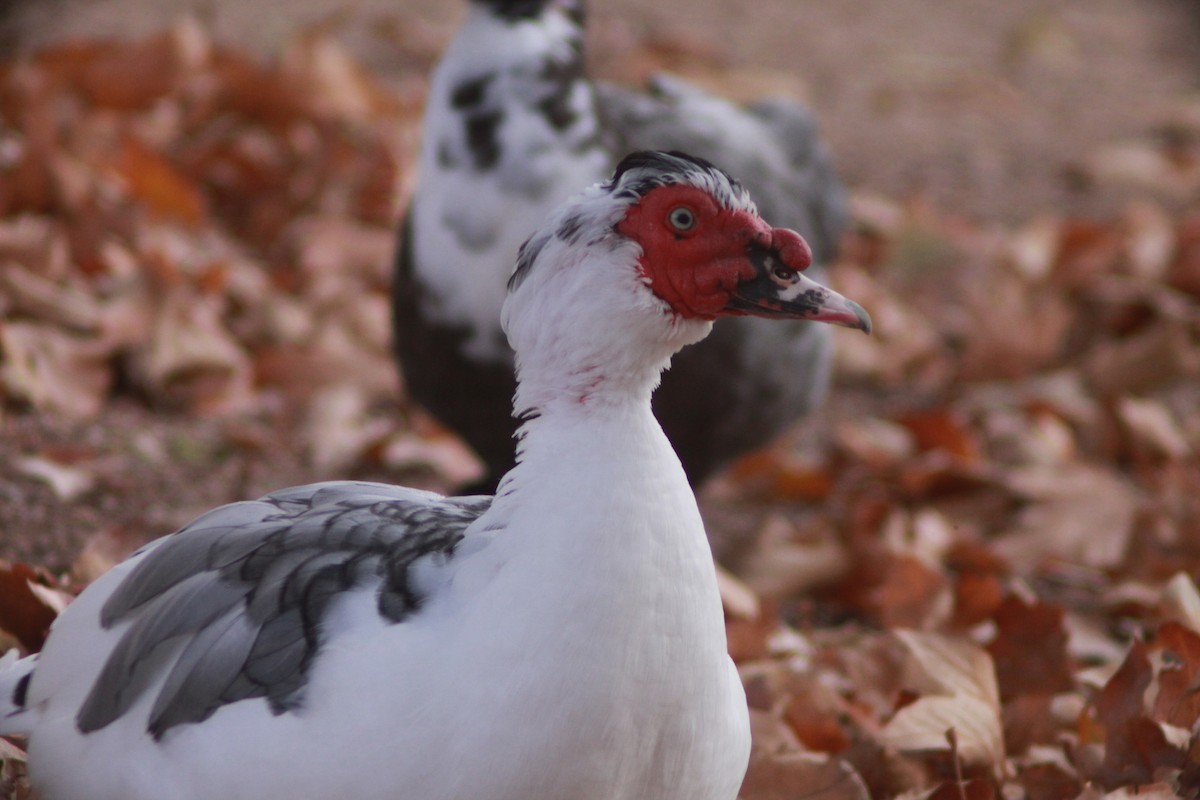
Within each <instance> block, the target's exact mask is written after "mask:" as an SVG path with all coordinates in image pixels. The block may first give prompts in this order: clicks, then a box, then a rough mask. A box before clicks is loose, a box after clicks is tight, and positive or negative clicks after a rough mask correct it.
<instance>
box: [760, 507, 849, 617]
mask: <svg viewBox="0 0 1200 800" xmlns="http://www.w3.org/2000/svg"><path fill="white" fill-rule="evenodd" d="M851 564H852V559H851V556H850V552H849V549H848V548H847V547H846V543H845V542H844V541H842V539H841V538H840V537H838V536H837V535H836V534H834V533H833V532H832V531H829V532H821V535H819V536H818V537H816V538H812V537H804V538H800V537H798V536H797V531H796V527H795V526H794V525H793V524H792V523H791V522H789V521H788V520H787V519H786V518H785V517H783V516H780V515H775V514H773V515H771V516H769V517H768V518H767V520H766V521H765V522H764V523H763V525H762V527H761V529H760V533H759V535H758V537H757V539H756V542H755V547H754V549H753V550H751V551H750V553H749V554H748V555H746V556H745V557H744V559H742V560H740V561H739V562H738V574H739V576H740V577H741V579H742V580H744V581H745V582H746V584H747V586H749V587H750V589H751V590H752V591H753V592H756V593H757V594H759V595H760V596H762V597H790V596H795V595H797V594H800V593H802V592H806V591H811V590H813V589H816V588H818V587H822V586H828V585H830V584H833V583H836V582H838V581H840V580H841V579H842V578H844V577H845V576H846V573H847V571H848V570H849V569H850V568H851Z"/></svg>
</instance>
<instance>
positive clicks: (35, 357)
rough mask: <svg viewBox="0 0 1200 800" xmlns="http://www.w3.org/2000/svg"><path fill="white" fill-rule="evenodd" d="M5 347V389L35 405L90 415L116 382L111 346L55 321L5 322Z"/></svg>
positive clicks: (0, 375) (1, 337)
mask: <svg viewBox="0 0 1200 800" xmlns="http://www.w3.org/2000/svg"><path fill="white" fill-rule="evenodd" d="M0 349H2V352H3V362H0V381H2V382H3V385H4V389H5V392H6V393H7V394H9V395H10V396H12V397H16V398H19V399H20V400H23V401H25V402H28V403H29V404H30V405H32V406H33V407H34V408H38V409H42V410H47V411H57V412H59V413H62V414H65V415H67V416H69V417H90V416H93V415H95V414H96V413H97V412H98V411H99V410H100V407H101V404H102V403H103V401H104V399H105V397H106V395H107V394H108V391H109V387H110V386H111V385H112V374H111V371H110V366H109V361H110V358H111V355H112V353H111V349H110V347H109V346H108V345H106V344H105V343H102V342H98V341H95V340H92V339H81V338H79V337H77V336H73V335H71V334H69V333H66V332H64V331H62V330H60V329H58V328H56V327H53V326H50V325H42V324H37V323H27V322H7V323H4V322H0Z"/></svg>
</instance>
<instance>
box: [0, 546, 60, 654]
mask: <svg viewBox="0 0 1200 800" xmlns="http://www.w3.org/2000/svg"><path fill="white" fill-rule="evenodd" d="M34 586H38V587H39V588H42V589H44V588H47V586H46V578H45V576H44V575H41V574H39V573H38V572H37V571H36V570H34V569H33V568H32V567H30V566H28V565H26V564H11V563H9V562H7V561H4V560H0V629H3V630H5V631H7V632H8V633H10V634H12V635H13V636H15V637H16V639H17V640H18V641H19V642H20V643H21V646H22V647H23V648H24V649H25V650H26V652H30V653H36V652H37V651H38V650H40V649H41V647H42V643H43V642H44V641H45V639H46V634H47V633H49V631H50V623H52V622H53V621H54V618H55V617H57V616H58V612H59V611H60V610H61V608H62V606H63V605H64V603H63V602H62V600H61V598H59V597H58V596H57V595H47V594H45V593H40V592H36V591H34V588H33V587H34Z"/></svg>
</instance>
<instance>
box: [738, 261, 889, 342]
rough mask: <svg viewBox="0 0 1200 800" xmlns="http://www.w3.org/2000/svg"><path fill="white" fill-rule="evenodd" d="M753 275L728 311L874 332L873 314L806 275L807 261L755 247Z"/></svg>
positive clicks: (741, 283) (743, 282) (746, 281)
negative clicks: (789, 259)
mask: <svg viewBox="0 0 1200 800" xmlns="http://www.w3.org/2000/svg"><path fill="white" fill-rule="evenodd" d="M748 257H749V260H750V263H751V264H752V265H753V266H754V274H753V276H752V277H750V278H749V279H747V280H744V281H741V282H739V283H738V284H737V286H735V287H734V288H733V291H732V292H731V293H730V297H729V302H728V303H727V304H726V306H725V309H724V310H725V313H726V314H749V315H752V316H756V317H773V318H777V319H806V320H812V321H814V322H828V323H831V324H833V325H842V326H844V327H847V328H857V329H858V330H860V331H862V332H863V333H870V332H871V316H870V315H869V314H867V312H866V310H865V309H864V308H863V307H862V306H860V305H859V304H858V303H856V302H854V301H853V300H850V299H847V298H845V297H842V296H841V295H840V294H838V293H837V292H835V291H833V290H832V289H830V288H829V287H827V286H822V285H821V284H819V283H817V282H816V281H814V280H813V279H812V278H809V277H806V276H805V275H804V274H803V273H802V272H800V270H801V269H804V268H805V267H807V266H808V264H807V263H804V264H800V265H797V266H798V268H797V266H791V265H789V264H788V263H787V262H786V261H785V260H784V258H783V257H782V255H781V253H780V252H779V250H775V249H770V250H767V249H759V248H754V249H752V250H751V252H750V253H749V254H748Z"/></svg>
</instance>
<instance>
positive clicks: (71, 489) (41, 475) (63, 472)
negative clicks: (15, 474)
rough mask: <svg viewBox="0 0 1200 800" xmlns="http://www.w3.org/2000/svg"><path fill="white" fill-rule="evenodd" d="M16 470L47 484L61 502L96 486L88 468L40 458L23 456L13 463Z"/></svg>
mask: <svg viewBox="0 0 1200 800" xmlns="http://www.w3.org/2000/svg"><path fill="white" fill-rule="evenodd" d="M13 466H14V467H16V469H17V470H18V471H19V472H21V473H24V474H25V475H28V476H30V477H32V478H37V479H38V480H41V481H43V482H45V483H46V484H48V485H49V486H50V488H51V489H53V490H54V494H56V495H57V496H58V498H59V499H60V500H62V501H63V502H70V501H72V500H74V499H76V498H77V497H79V496H80V495H82V494H84V493H86V492H88V491H90V490H91V489H92V487H93V486H95V485H96V475H95V473H94V472H93V471H92V470H91V469H88V468H85V467H80V466H74V465H71V464H63V463H60V462H57V461H54V460H53V459H50V458H45V457H42V456H25V457H22V458H18V459H16V460H14V461H13Z"/></svg>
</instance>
